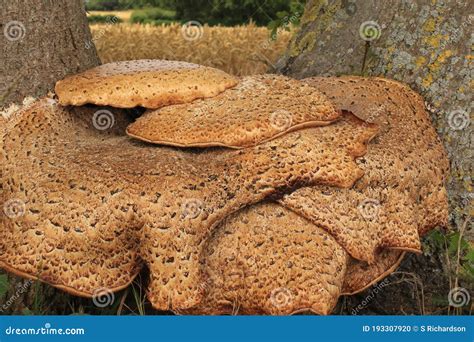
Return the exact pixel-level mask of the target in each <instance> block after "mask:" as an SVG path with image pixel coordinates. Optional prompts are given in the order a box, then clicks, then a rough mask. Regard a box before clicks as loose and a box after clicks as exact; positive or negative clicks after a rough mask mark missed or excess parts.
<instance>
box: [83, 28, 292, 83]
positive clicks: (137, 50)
mask: <svg viewBox="0 0 474 342" xmlns="http://www.w3.org/2000/svg"><path fill="white" fill-rule="evenodd" d="M91 30H92V35H93V37H94V43H95V45H96V47H97V51H98V53H99V56H100V58H101V60H102V62H103V63H107V62H112V61H122V60H132V59H143V58H155V59H170V60H180V61H188V62H193V63H199V64H203V65H208V66H213V67H216V68H219V69H222V70H224V71H226V72H228V73H231V74H234V75H251V74H260V73H265V72H266V71H268V69H271V68H272V65H273V63H275V62H276V60H277V59H278V57H279V56H280V55H281V54H282V53H283V52H284V50H285V48H286V46H287V44H288V41H289V39H290V37H291V33H290V32H286V31H285V32H281V33H279V34H278V37H277V39H276V40H275V41H272V40H270V39H269V37H270V34H269V30H268V29H266V28H263V27H257V26H255V25H252V24H250V25H246V26H236V27H209V26H204V27H203V28H202V32H197V36H198V37H200V38H198V39H196V40H193V41H189V40H186V39H185V37H184V35H183V33H182V30H181V25H179V24H174V25H169V26H151V25H139V24H116V25H92V26H91Z"/></svg>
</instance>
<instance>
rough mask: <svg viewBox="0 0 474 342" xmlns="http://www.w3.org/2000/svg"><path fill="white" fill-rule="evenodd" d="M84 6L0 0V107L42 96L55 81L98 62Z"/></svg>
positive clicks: (74, 1)
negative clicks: (27, 97)
mask: <svg viewBox="0 0 474 342" xmlns="http://www.w3.org/2000/svg"><path fill="white" fill-rule="evenodd" d="M84 4H85V2H84V1H83V0H69V1H68V0H0V7H1V12H0V25H1V26H0V34H1V36H0V56H1V63H0V75H1V78H0V107H2V106H4V105H7V104H8V103H11V102H16V103H19V102H21V101H22V100H23V98H24V97H26V96H33V97H39V96H43V95H45V94H47V92H48V91H49V90H51V89H53V87H54V83H55V82H56V81H57V80H59V79H62V78H63V77H64V76H66V75H68V74H73V73H77V72H80V71H83V70H85V69H89V68H91V67H94V66H96V65H98V64H99V63H100V60H99V57H98V55H97V52H96V50H95V46H94V45H93V44H90V42H91V33H90V31H89V26H88V25H87V17H86V12H85V7H84ZM87 42H89V44H87ZM86 45H87V47H86Z"/></svg>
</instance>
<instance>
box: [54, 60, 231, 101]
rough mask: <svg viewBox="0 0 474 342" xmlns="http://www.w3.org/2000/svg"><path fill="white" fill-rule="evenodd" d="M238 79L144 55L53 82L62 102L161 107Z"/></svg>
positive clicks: (216, 90)
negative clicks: (147, 57)
mask: <svg viewBox="0 0 474 342" xmlns="http://www.w3.org/2000/svg"><path fill="white" fill-rule="evenodd" d="M237 83H238V79H237V78H236V77H234V76H231V75H229V74H227V73H225V72H224V71H221V70H218V69H215V68H211V67H205V66H201V65H197V64H192V63H186V62H177V61H166V60H152V59H143V60H136V61H123V62H114V63H108V64H104V65H100V66H98V67H95V68H93V69H90V70H87V71H85V72H82V73H79V74H76V75H72V76H68V77H66V78H65V79H63V80H61V81H58V82H57V83H56V87H55V91H56V94H57V95H58V98H59V103H60V104H62V105H74V106H80V105H83V104H86V103H92V104H96V105H104V106H112V107H118V108H132V107H137V106H142V107H145V108H160V107H163V106H167V105H171V104H177V103H186V102H190V101H193V100H195V99H199V98H205V97H212V96H215V95H217V94H219V93H221V92H223V91H224V90H226V89H227V88H231V87H233V86H235V85H236V84H237Z"/></svg>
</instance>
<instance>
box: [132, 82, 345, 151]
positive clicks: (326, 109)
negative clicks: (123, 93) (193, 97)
mask: <svg viewBox="0 0 474 342" xmlns="http://www.w3.org/2000/svg"><path fill="white" fill-rule="evenodd" d="M339 116H340V113H338V112H336V110H335V109H334V106H333V105H332V104H331V103H330V102H329V101H328V99H326V97H325V96H323V95H322V94H321V93H320V92H319V91H317V90H316V89H315V88H313V87H311V86H310V85H308V84H307V83H304V82H301V81H298V80H295V79H291V78H288V77H285V76H277V75H258V76H248V77H244V78H243V79H242V81H241V82H240V83H239V84H238V85H237V86H236V87H235V88H232V89H229V90H227V91H225V92H223V93H221V94H219V95H217V96H215V97H212V98H208V99H203V100H198V101H194V102H193V103H191V104H182V105H176V106H169V107H165V108H161V109H158V110H155V111H149V112H148V113H146V114H145V115H144V116H142V117H140V118H139V119H138V120H137V121H136V122H134V123H133V124H131V125H130V126H129V127H128V128H127V133H128V135H130V136H132V137H135V138H138V139H141V140H144V141H147V142H152V143H156V144H161V145H172V146H180V147H209V146H226V147H231V148H243V147H249V146H255V145H258V144H259V143H262V142H264V141H268V140H271V139H274V138H276V137H278V136H281V135H283V134H285V133H288V132H291V131H295V130H298V129H302V128H306V127H314V126H324V125H329V124H330V123H331V122H333V121H334V120H336V119H337V118H338V117H339Z"/></svg>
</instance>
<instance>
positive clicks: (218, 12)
mask: <svg viewBox="0 0 474 342" xmlns="http://www.w3.org/2000/svg"><path fill="white" fill-rule="evenodd" d="M303 2H304V1H303V0H300V1H297V0H272V1H265V0H176V1H175V6H176V17H177V19H180V20H182V21H187V20H196V21H199V22H202V23H208V24H210V25H214V24H222V25H226V26H233V25H239V24H245V23H248V22H249V21H250V20H252V21H253V22H255V23H256V24H257V25H264V26H266V25H268V24H269V23H270V22H272V21H274V20H277V19H278V15H277V14H278V13H280V14H283V13H291V12H292V11H294V9H295V8H301V9H302V7H303ZM283 16H284V15H283Z"/></svg>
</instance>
